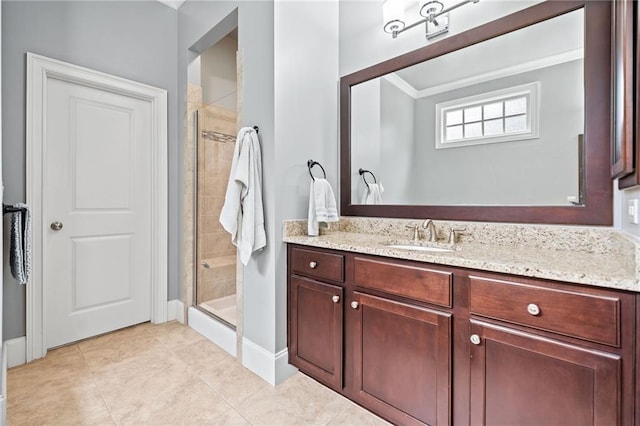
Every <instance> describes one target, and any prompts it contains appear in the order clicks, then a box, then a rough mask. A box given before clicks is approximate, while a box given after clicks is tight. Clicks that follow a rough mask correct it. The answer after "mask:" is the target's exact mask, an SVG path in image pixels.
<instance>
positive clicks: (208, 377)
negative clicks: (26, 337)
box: [7, 323, 386, 426]
mask: <svg viewBox="0 0 640 426" xmlns="http://www.w3.org/2000/svg"><path fill="white" fill-rule="evenodd" d="M8 386H9V389H8V395H9V403H8V410H7V412H8V419H9V424H10V425H44V424H53V425H75V424H78V425H102V424H109V425H111V424H118V425H269V426H272V425H278V426H280V425H296V426H299V425H323V426H324V425H328V424H330V425H332V426H338V425H354V426H356V425H365V426H368V425H372V426H377V425H385V424H386V423H385V422H384V421H382V420H380V419H379V418H377V417H376V416H374V415H373V414H371V413H369V412H367V411H366V410H364V409H362V408H360V407H358V406H356V405H354V404H353V403H351V402H350V401H348V400H346V399H345V398H343V397H342V396H340V395H338V394H337V393H335V392H333V391H331V390H329V389H328V388H326V387H324V386H322V385H320V384H319V383H317V382H315V381H314V380H312V379H310V378H308V377H306V376H304V375H302V374H296V375H295V376H294V377H292V378H291V379H289V380H287V381H286V382H284V383H282V384H281V385H279V386H277V387H275V388H274V387H272V386H271V385H269V384H268V383H266V382H264V381H263V380H262V379H260V378H259V377H258V376H256V375H255V374H253V373H252V372H250V371H249V370H247V369H245V368H244V367H243V366H242V365H241V364H240V363H239V362H238V361H237V360H236V359H235V358H233V357H232V356H230V355H229V354H227V353H226V352H225V351H224V350H222V349H221V348H219V347H217V346H215V345H214V344H212V343H211V342H209V341H208V340H206V339H205V338H203V337H202V336H200V335H199V334H197V333H196V332H194V331H193V330H191V329H189V328H187V327H185V326H183V325H181V324H178V323H169V324H163V325H153V324H143V325H140V326H137V327H131V328H128V329H124V330H120V331H117V332H115V333H112V334H109V335H104V336H99V337H97V338H95V339H90V340H85V341H82V342H79V343H78V344H75V345H70V346H66V347H63V348H59V349H56V350H52V351H50V352H49V353H48V354H47V356H46V357H45V358H44V359H42V360H38V361H35V362H33V363H30V364H28V365H24V366H20V367H16V368H12V369H10V370H9V374H8Z"/></svg>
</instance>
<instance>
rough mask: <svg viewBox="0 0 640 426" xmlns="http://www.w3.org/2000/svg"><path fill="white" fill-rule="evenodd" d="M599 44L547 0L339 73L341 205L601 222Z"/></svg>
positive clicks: (596, 12)
mask: <svg viewBox="0 0 640 426" xmlns="http://www.w3.org/2000/svg"><path fill="white" fill-rule="evenodd" d="M610 42H611V5H610V2H608V1H580V2H578V1H547V2H544V3H540V4H538V5H535V6H532V7H530V8H528V9H525V10H522V11H520V12H517V13H514V14H512V15H509V16H506V17H504V18H500V19H498V20H496V21H493V22H490V23H488V24H485V25H483V26H481V27H477V28H474V29H472V30H469V31H466V32H464V33H461V34H458V35H455V36H452V37H449V38H447V39H444V40H442V41H439V42H436V43H433V44H430V45H428V46H426V47H424V48H422V49H419V50H416V51H413V52H410V53H407V54H405V55H402V56H400V57H398V58H394V59H391V60H389V61H386V62H383V63H381V64H378V65H375V66H373V67H370V68H367V69H364V70H361V71H358V72H355V73H353V74H350V75H347V76H345V77H343V78H342V79H341V209H342V214H343V215H357V216H381V217H419V218H427V217H429V218H435V219H449V220H478V221H505V222H529V223H558V224H592V225H610V224H611V223H612V208H613V206H612V184H611V179H610V175H609V152H610V141H611V127H610V123H611V121H610V120H611V119H610V115H611V101H610V99H611V88H610V86H611V71H610V64H611V58H610V53H611V43H610ZM361 169H362V170H367V171H369V172H370V173H366V172H365V173H364V174H361V173H359V171H361ZM372 183H378V184H379V185H378V189H380V190H382V193H381V194H377V193H373V191H372V185H370V184H372ZM374 195H375V196H374Z"/></svg>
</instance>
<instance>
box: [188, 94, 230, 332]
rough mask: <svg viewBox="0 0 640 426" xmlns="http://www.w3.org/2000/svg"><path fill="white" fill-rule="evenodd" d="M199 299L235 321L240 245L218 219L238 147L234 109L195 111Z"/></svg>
mask: <svg viewBox="0 0 640 426" xmlns="http://www.w3.org/2000/svg"><path fill="white" fill-rule="evenodd" d="M196 114H197V116H196V119H195V134H196V139H195V143H196V165H197V167H196V203H197V204H196V208H195V212H196V229H195V233H196V238H195V245H196V247H195V253H196V260H197V261H196V263H195V265H194V267H195V281H196V289H195V290H196V291H195V301H194V302H195V305H196V306H197V307H198V308H200V309H201V310H204V311H206V312H207V313H209V314H212V315H214V316H216V317H217V318H218V319H220V320H222V321H224V322H225V323H227V324H228V325H230V326H232V327H235V326H236V247H235V246H234V245H233V244H232V243H231V236H230V235H229V233H227V232H226V231H225V230H224V229H223V227H222V225H221V224H220V222H219V217H220V211H221V210H222V206H223V204H224V197H225V193H226V189H227V183H228V181H229V172H230V170H231V162H232V158H233V151H234V148H235V142H236V138H235V136H234V135H235V133H236V112H235V111H230V110H227V109H224V108H222V107H220V106H217V105H206V106H202V107H201V108H199V109H198V110H197V111H196Z"/></svg>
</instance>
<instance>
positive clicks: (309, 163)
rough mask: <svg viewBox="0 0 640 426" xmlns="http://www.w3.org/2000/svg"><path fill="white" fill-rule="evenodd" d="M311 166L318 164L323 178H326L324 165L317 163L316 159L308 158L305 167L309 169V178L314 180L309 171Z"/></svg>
mask: <svg viewBox="0 0 640 426" xmlns="http://www.w3.org/2000/svg"><path fill="white" fill-rule="evenodd" d="M313 166H320V168H321V169H322V174H323V175H324V178H325V179H326V178H327V172H325V171H324V167H322V164H320V163H318V162H317V161H313V160H309V161H307V168H308V169H309V176H311V179H313V180H316V178H315V177H314V176H313V173H311V169H312V168H313Z"/></svg>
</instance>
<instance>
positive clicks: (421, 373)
mask: <svg viewBox="0 0 640 426" xmlns="http://www.w3.org/2000/svg"><path fill="white" fill-rule="evenodd" d="M347 310H348V311H349V312H350V315H353V316H352V318H353V321H352V322H351V324H353V336H354V338H353V339H354V344H353V348H354V350H353V351H354V353H353V379H354V395H353V397H354V399H355V400H356V401H357V402H359V403H360V404H362V405H363V406H365V407H368V408H370V409H372V410H373V411H376V412H378V413H379V414H381V415H382V416H383V417H385V418H386V419H387V420H390V421H391V422H393V423H395V424H402V425H407V424H418V425H421V424H428V425H448V424H449V418H450V380H451V339H450V337H451V315H450V314H448V313H445V312H438V311H434V310H431V309H426V308H422V307H418V306H413V305H409V304H405V303H400V302H395V301H392V300H388V299H383V298H380V297H375V296H371V295H367V294H364V293H359V292H354V293H353V298H352V301H351V303H350V304H349V305H348V306H347Z"/></svg>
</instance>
